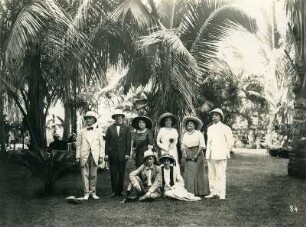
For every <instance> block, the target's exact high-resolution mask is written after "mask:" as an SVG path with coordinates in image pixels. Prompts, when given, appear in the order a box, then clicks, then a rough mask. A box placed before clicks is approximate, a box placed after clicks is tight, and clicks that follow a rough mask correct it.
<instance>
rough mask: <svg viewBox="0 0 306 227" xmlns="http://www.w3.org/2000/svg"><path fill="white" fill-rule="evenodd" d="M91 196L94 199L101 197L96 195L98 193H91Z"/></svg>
mask: <svg viewBox="0 0 306 227" xmlns="http://www.w3.org/2000/svg"><path fill="white" fill-rule="evenodd" d="M91 197H92V198H93V199H95V200H97V199H100V197H99V196H97V195H96V193H94V194H91Z"/></svg>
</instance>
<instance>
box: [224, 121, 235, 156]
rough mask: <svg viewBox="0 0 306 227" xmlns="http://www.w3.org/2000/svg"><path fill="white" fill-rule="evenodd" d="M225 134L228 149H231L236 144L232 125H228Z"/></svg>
mask: <svg viewBox="0 0 306 227" xmlns="http://www.w3.org/2000/svg"><path fill="white" fill-rule="evenodd" d="M224 135H225V140H226V143H227V147H228V150H229V151H231V150H232V148H233V146H234V137H233V133H232V130H231V128H230V127H228V126H227V127H226V130H225V134H224Z"/></svg>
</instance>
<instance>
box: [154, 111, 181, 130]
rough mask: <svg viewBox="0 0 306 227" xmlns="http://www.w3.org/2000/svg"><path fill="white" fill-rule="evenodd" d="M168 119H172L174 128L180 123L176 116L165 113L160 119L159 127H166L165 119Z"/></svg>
mask: <svg viewBox="0 0 306 227" xmlns="http://www.w3.org/2000/svg"><path fill="white" fill-rule="evenodd" d="M168 117H169V118H171V119H172V126H174V125H176V124H177V123H178V119H177V117H176V116H175V115H173V114H172V113H164V114H162V115H161V116H160V117H159V118H158V125H159V126H160V127H164V126H165V119H166V118H168Z"/></svg>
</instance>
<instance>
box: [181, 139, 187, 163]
mask: <svg viewBox="0 0 306 227" xmlns="http://www.w3.org/2000/svg"><path fill="white" fill-rule="evenodd" d="M184 137H185V133H184V134H183V136H182V139H181V149H182V152H183V153H182V155H183V158H187V152H186V148H187V147H186V145H185V143H184Z"/></svg>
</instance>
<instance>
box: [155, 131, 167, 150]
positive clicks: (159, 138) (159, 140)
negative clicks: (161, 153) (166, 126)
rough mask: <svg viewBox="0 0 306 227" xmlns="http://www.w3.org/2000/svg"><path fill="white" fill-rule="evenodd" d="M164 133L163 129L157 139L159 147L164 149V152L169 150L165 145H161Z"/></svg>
mask: <svg viewBox="0 0 306 227" xmlns="http://www.w3.org/2000/svg"><path fill="white" fill-rule="evenodd" d="M162 133H163V129H162V128H161V129H160V130H159V132H158V134H157V138H156V143H157V146H158V147H159V148H160V149H162V150H165V151H166V150H168V148H167V147H164V146H163V144H162V143H161V138H162Z"/></svg>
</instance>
